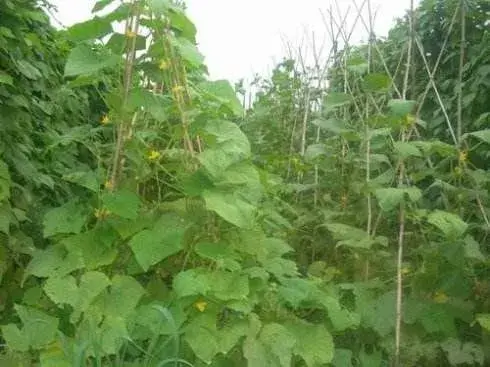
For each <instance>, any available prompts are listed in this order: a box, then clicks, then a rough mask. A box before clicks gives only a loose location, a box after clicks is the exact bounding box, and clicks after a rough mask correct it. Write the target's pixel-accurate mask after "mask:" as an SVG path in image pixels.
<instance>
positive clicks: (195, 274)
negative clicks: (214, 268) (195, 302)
mask: <svg viewBox="0 0 490 367" xmlns="http://www.w3.org/2000/svg"><path fill="white" fill-rule="evenodd" d="M173 288H174V290H175V293H176V294H177V296H178V297H179V298H182V297H188V296H196V295H205V294H206V293H207V292H208V291H209V289H210V288H211V284H210V280H209V274H208V273H207V272H206V271H204V270H203V269H190V270H186V271H182V272H180V273H178V274H177V275H176V276H175V277H174V280H173Z"/></svg>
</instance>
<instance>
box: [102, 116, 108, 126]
mask: <svg viewBox="0 0 490 367" xmlns="http://www.w3.org/2000/svg"><path fill="white" fill-rule="evenodd" d="M109 122H110V120H109V116H107V115H104V116H102V118H101V119H100V123H101V124H102V125H107V124H108V123H109Z"/></svg>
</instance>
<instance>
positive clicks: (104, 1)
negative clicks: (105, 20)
mask: <svg viewBox="0 0 490 367" xmlns="http://www.w3.org/2000/svg"><path fill="white" fill-rule="evenodd" d="M114 1H115V0H98V1H97V2H96V3H95V5H94V7H93V8H92V13H96V12H98V11H101V10H104V8H106V7H107V6H109V5H110V4H112V3H113V2H114Z"/></svg>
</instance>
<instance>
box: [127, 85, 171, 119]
mask: <svg viewBox="0 0 490 367" xmlns="http://www.w3.org/2000/svg"><path fill="white" fill-rule="evenodd" d="M167 103H168V101H167V100H166V99H165V97H164V96H162V95H161V94H155V93H152V92H151V91H149V90H147V89H143V88H133V89H132V90H131V92H130V94H129V98H128V108H129V109H131V110H139V109H140V108H143V111H145V112H148V113H149V114H150V115H151V116H152V117H153V118H154V119H155V120H157V121H160V122H163V121H166V119H167V118H168V113H167V110H166V105H167Z"/></svg>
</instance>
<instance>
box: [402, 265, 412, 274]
mask: <svg viewBox="0 0 490 367" xmlns="http://www.w3.org/2000/svg"><path fill="white" fill-rule="evenodd" d="M409 273H410V268H409V267H408V266H405V267H403V268H402V274H403V275H407V274H409Z"/></svg>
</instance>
